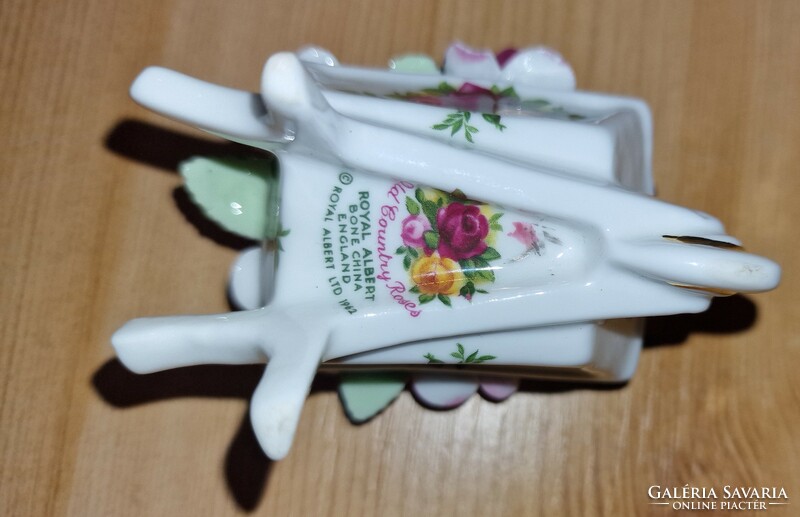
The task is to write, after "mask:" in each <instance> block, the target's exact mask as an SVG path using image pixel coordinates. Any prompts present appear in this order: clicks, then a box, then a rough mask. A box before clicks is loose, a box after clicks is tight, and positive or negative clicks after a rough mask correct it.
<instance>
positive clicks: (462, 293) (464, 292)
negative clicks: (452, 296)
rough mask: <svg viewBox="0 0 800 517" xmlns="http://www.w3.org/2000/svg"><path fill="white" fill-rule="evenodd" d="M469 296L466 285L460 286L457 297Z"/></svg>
mask: <svg viewBox="0 0 800 517" xmlns="http://www.w3.org/2000/svg"><path fill="white" fill-rule="evenodd" d="M468 294H469V288H468V287H467V285H463V286H461V289H460V290H459V291H458V295H459V296H467V295H468Z"/></svg>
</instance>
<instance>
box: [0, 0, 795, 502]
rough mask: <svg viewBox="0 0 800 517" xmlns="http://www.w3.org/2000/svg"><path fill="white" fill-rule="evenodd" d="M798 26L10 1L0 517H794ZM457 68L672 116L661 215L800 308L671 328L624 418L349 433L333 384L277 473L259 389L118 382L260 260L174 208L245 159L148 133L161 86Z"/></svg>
mask: <svg viewBox="0 0 800 517" xmlns="http://www.w3.org/2000/svg"><path fill="white" fill-rule="evenodd" d="M799 26H800V2H797V1H794V0H786V1H773V0H762V1H759V2H753V1H750V0H732V1H727V2H701V1H697V2H692V1H688V0H659V1H656V0H651V1H646V2H645V1H633V0H630V1H627V0H606V1H602V2H596V1H590V0H585V1H578V0H574V1H573V0H569V1H568V0H552V1H543V2H535V3H534V2H528V1H509V2H503V3H499V2H483V3H469V4H468V3H466V2H455V1H442V2H434V1H430V0H411V1H405V2H389V1H384V0H376V1H366V0H332V1H329V2H312V1H302V0H294V1H291V2H290V1H273V2H258V1H255V0H242V1H239V2H233V3H231V2H215V1H210V0H209V1H190V0H161V1H158V2H157V1H155V0H140V1H138V2H118V1H104V2H101V1H98V0H63V1H59V2H44V1H21V0H4V1H3V2H2V3H0V29H2V30H0V94H1V95H2V96H1V97H0V98H2V102H0V110H2V111H0V113H2V115H1V116H0V121H2V126H1V127H2V130H1V131H2V134H3V152H2V153H1V154H0V211H1V212H2V224H0V232H1V233H0V242H2V246H1V247H0V260H2V271H3V273H2V275H0V292H1V293H2V297H0V336H1V338H2V341H0V514H2V515H15V516H16V515H26V516H27V515H31V516H41V515H76V516H87V515H91V516H94V515H98V516H99V515H103V516H105V515H136V516H141V515H237V514H247V513H250V512H257V513H259V514H264V515H281V516H283V515H297V516H307V515H415V516H420V515H481V516H484V515H514V516H516V515H575V516H578V515H581V516H582V515H614V516H616V515H646V514H652V515H665V514H671V513H673V512H672V510H670V509H667V508H663V507H652V506H649V505H648V504H647V503H648V502H649V501H648V499H647V488H648V487H649V486H651V485H662V486H679V487H682V486H683V485H684V484H686V483H689V484H691V485H693V486H715V487H721V486H723V485H726V484H730V485H746V486H751V485H754V486H778V487H785V489H786V491H787V492H788V494H789V497H790V505H789V506H787V507H780V508H779V507H775V508H771V509H770V514H777V515H786V516H788V515H794V514H796V512H797V508H796V507H797V505H800V501H798V499H797V498H798V497H800V466H798V458H800V445H798V443H800V442H798V440H797V429H798V426H800V413H799V412H798V405H799V403H800V376H798V375H797V373H796V372H797V365H798V364H800V310H798V297H797V292H798V289H800V285H799V284H798V281H799V280H798V274H797V270H798V266H800V253H798V247H797V243H798V237H799V235H798V230H797V228H798V221H800V203H799V202H798V200H797V199H798V194H800V174H798V163H800V145H798V142H800V66H798V59H800V31H799V30H798V29H797V28H798V27H799ZM454 39H462V40H464V41H467V42H469V43H471V44H472V45H476V46H486V47H491V48H494V49H501V48H503V47H505V46H507V45H527V44H533V43H543V44H547V45H550V46H553V47H555V48H557V49H560V50H561V51H562V53H563V54H564V55H565V56H566V58H567V59H568V60H569V61H570V62H571V63H572V64H573V65H574V68H575V71H576V74H577V77H578V80H579V85H580V87H581V88H584V89H591V90H601V91H609V92H615V93H620V94H629V95H634V96H637V97H642V98H644V99H646V100H647V101H648V102H649V103H650V105H651V107H652V109H653V114H654V120H655V155H654V170H655V175H656V180H657V184H658V193H659V196H660V197H661V198H663V199H665V200H668V201H671V202H675V203H678V204H682V205H687V206H691V207H694V208H697V209H700V210H704V211H707V212H710V213H713V214H715V215H717V216H719V217H720V218H722V219H723V220H724V221H725V222H726V224H727V226H728V229H729V231H730V233H732V234H733V235H736V236H738V237H740V238H741V239H742V240H743V241H744V242H745V244H746V245H747V246H748V247H749V249H751V250H753V251H756V252H758V253H761V254H764V255H767V256H770V257H772V258H774V259H776V260H778V261H779V262H781V263H782V265H783V266H784V280H783V283H782V285H781V287H780V288H779V289H778V290H776V291H774V292H771V293H768V294H763V295H757V296H748V297H734V298H729V299H724V300H719V301H718V302H717V303H715V305H714V306H713V308H712V311H711V312H710V313H708V314H705V315H695V316H676V317H670V318H661V319H658V320H655V321H653V322H651V326H650V331H649V334H648V335H649V343H650V346H648V348H647V349H646V350H645V351H644V353H643V354H642V357H641V363H640V367H639V371H638V373H637V375H636V377H635V379H634V380H633V381H632V382H631V383H630V384H628V385H627V386H624V387H621V388H618V389H602V390H595V389H586V388H580V387H573V386H567V387H553V386H548V385H537V384H532V385H528V386H526V389H525V390H524V391H523V392H522V393H519V394H517V395H515V396H514V397H512V398H511V399H510V400H509V401H507V402H505V403H502V404H493V403H490V402H486V401H484V400H482V399H480V398H473V399H471V400H470V401H469V402H468V403H467V404H466V405H464V406H463V407H461V408H459V409H457V410H455V411H448V412H435V411H429V410H423V409H421V408H420V407H419V406H417V405H416V403H414V402H413V400H412V399H411V398H410V397H409V396H408V395H407V394H404V395H403V396H401V398H400V399H399V400H398V401H397V402H396V403H395V404H394V405H393V406H392V407H391V408H389V409H388V410H387V411H386V412H385V413H384V414H382V415H381V416H380V417H378V418H376V419H375V420H373V421H372V422H370V423H368V424H366V425H361V426H353V425H350V424H349V423H348V422H347V420H346V419H345V418H344V416H343V414H342V411H341V408H340V407H339V402H338V400H337V397H336V394H335V391H334V388H333V385H332V383H331V382H329V381H326V380H325V379H321V380H320V381H319V382H318V383H317V385H316V386H315V391H314V393H313V394H312V395H311V396H310V398H309V401H308V404H307V406H306V408H305V411H304V413H303V416H302V420H301V423H300V431H299V435H298V437H297V441H296V443H295V447H294V449H293V452H292V453H291V455H290V456H289V457H288V458H287V459H286V460H284V461H282V462H280V463H277V464H270V463H269V462H267V461H266V460H265V459H264V458H263V456H262V455H261V453H260V452H259V451H258V448H257V446H256V444H255V441H254V438H253V435H252V433H251V431H250V430H249V422H248V421H247V419H246V417H244V415H245V413H246V407H247V399H248V397H249V395H250V393H251V391H252V389H253V387H254V386H255V383H256V382H257V379H258V376H259V374H260V369H259V367H236V368H232V367H197V368H189V369H185V370H179V371H173V372H165V373H161V374H156V375H152V376H146V377H139V376H135V375H133V374H130V373H127V372H126V371H125V369H124V368H123V367H121V366H120V364H119V363H117V362H116V361H115V360H114V359H113V354H112V350H111V348H110V346H109V336H110V335H111V334H112V332H113V331H114V329H115V328H117V327H118V326H119V325H121V324H122V323H123V322H124V321H126V320H127V319H129V318H132V317H135V316H141V315H158V314H180V313H201V312H216V311H223V310H226V309H227V305H226V300H225V295H224V285H225V274H226V271H227V268H228V266H229V264H230V263H231V261H232V259H233V258H234V256H235V254H236V250H237V249H238V248H241V247H242V246H243V245H244V244H245V243H243V242H242V241H240V240H237V239H232V238H229V237H227V236H225V235H224V234H221V233H220V232H219V231H217V230H216V229H214V228H213V227H211V226H209V225H208V224H204V223H202V222H201V221H200V219H199V218H198V217H197V214H196V213H195V212H193V211H192V208H191V206H190V205H189V204H188V203H187V202H186V200H185V198H184V197H182V196H181V195H180V194H179V193H176V188H177V187H178V186H179V185H180V181H179V178H178V177H177V175H176V174H175V166H176V164H177V163H178V162H179V161H180V160H182V159H185V158H187V157H188V156H190V155H192V154H195V153H212V154H219V153H220V152H222V153H225V152H235V151H236V148H235V147H234V146H231V145H228V144H224V143H222V142H218V141H212V140H209V139H208V137H206V136H203V135H201V134H200V133H197V132H192V130H190V129H187V128H184V127H181V126H179V125H177V124H174V123H171V122H169V121H166V120H164V119H162V118H159V117H157V116H155V115H153V114H150V113H147V112H145V111H144V110H143V109H141V108H139V107H137V106H135V105H134V104H133V103H132V102H131V101H130V100H129V99H128V96H127V88H128V86H129V84H130V82H131V80H132V79H133V78H134V77H135V75H136V74H137V73H138V71H139V70H140V69H141V68H143V67H144V66H146V65H150V64H157V65H162V66H167V67H171V68H175V69H178V70H181V71H184V72H186V73H189V74H192V75H195V76H198V77H202V78H205V79H207V80H210V81H213V82H217V83H221V84H228V85H231V86H234V87H239V88H250V89H255V88H256V87H257V84H258V77H259V70H260V67H261V65H262V62H263V60H264V59H265V57H266V56H268V55H269V54H271V53H274V52H276V51H279V50H285V49H295V48H297V47H299V46H301V45H303V44H306V43H309V42H313V43H316V44H318V45H321V46H324V47H327V48H329V49H330V50H331V51H333V52H334V53H335V54H336V55H337V56H338V57H339V59H340V60H341V61H342V62H346V63H354V64H362V65H372V66H383V64H384V63H385V62H386V60H387V58H388V57H390V56H391V55H393V54H396V53H400V52H406V51H420V52H426V53H429V54H431V55H434V56H440V55H442V53H443V51H444V49H445V48H446V46H447V44H448V42H450V41H452V40H454ZM717 514H721V512H718V513H717Z"/></svg>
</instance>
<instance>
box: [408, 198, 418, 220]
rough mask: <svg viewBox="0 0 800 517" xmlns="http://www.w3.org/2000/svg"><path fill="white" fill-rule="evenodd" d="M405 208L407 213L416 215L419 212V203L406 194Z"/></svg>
mask: <svg viewBox="0 0 800 517" xmlns="http://www.w3.org/2000/svg"><path fill="white" fill-rule="evenodd" d="M406 210H408V213H409V214H411V215H417V214H418V213H419V205H418V204H417V203H415V202H414V200H413V199H411V198H410V197H408V196H406Z"/></svg>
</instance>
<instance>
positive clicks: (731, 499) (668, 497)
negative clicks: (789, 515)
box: [647, 484, 789, 511]
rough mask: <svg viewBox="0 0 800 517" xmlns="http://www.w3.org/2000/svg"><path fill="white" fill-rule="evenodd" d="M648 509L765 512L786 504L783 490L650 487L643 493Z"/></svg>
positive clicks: (775, 488) (731, 486) (730, 487)
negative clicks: (655, 506)
mask: <svg viewBox="0 0 800 517" xmlns="http://www.w3.org/2000/svg"><path fill="white" fill-rule="evenodd" d="M647 495H648V496H649V497H650V500H651V502H650V504H651V505H663V506H669V507H671V508H672V509H673V510H751V511H752V510H768V509H769V508H771V507H774V506H784V505H788V504H789V496H788V495H787V494H786V490H785V489H784V488H783V487H775V486H772V487H763V486H762V487H755V486H733V485H725V486H723V487H721V488H716V487H697V486H690V485H689V484H686V485H684V486H682V487H668V486H661V485H652V486H651V487H650V488H648V489H647Z"/></svg>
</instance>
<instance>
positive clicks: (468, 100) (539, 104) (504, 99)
mask: <svg viewBox="0 0 800 517" xmlns="http://www.w3.org/2000/svg"><path fill="white" fill-rule="evenodd" d="M391 97H392V98H395V99H402V100H407V101H411V102H416V103H419V104H428V105H431V106H441V107H449V108H455V109H456V110H457V111H455V112H454V113H450V114H449V115H447V117H445V119H444V120H442V121H441V122H439V123H437V124H434V125H433V126H431V127H432V128H433V129H436V130H438V131H446V130H449V131H450V136H451V137H454V136H456V135H458V134H459V133H462V132H463V135H464V138H465V139H466V140H467V141H468V142H474V139H473V135H474V134H475V133H478V132H480V130H479V129H478V128H477V127H475V126H474V125H472V124H470V118H471V115H472V114H473V113H480V114H481V117H483V120H485V121H486V122H487V123H489V124H491V125H492V126H493V127H494V128H495V129H497V130H498V131H503V130H504V129H506V126H505V125H504V124H503V123H502V116H503V115H505V114H515V115H527V116H534V117H546V118H555V119H560V120H583V119H585V118H586V117H585V116H584V115H579V114H577V113H571V112H569V111H567V110H566V109H564V108H563V107H561V106H558V105H555V104H553V103H551V102H550V101H548V100H547V99H539V98H537V99H520V97H519V95H518V94H517V92H516V91H515V90H514V87H512V86H508V87H505V88H503V87H500V86H497V85H492V86H490V87H489V88H484V87H482V86H478V85H477V84H474V83H471V82H468V81H467V82H464V83H463V84H462V85H461V86H459V87H458V88H456V87H455V86H453V85H451V84H450V83H448V82H446V81H442V82H441V83H439V85H438V86H436V87H434V88H425V89H423V90H420V91H418V92H408V93H404V94H395V95H392V96H391Z"/></svg>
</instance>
